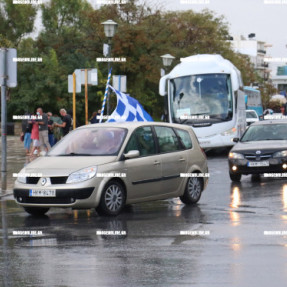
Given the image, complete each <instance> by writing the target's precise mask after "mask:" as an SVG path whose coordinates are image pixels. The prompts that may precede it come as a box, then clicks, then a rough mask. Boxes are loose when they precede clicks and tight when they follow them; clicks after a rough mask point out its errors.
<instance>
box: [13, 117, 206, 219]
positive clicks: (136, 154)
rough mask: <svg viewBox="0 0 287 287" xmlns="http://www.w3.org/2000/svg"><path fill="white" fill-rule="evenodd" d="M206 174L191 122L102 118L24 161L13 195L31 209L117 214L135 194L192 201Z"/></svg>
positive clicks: (146, 198) (143, 198) (37, 212)
mask: <svg viewBox="0 0 287 287" xmlns="http://www.w3.org/2000/svg"><path fill="white" fill-rule="evenodd" d="M207 182H208V167H207V159H206V156H205V154H204V151H203V150H202V149H201V148H200V146H199V144H198V140H197V138H196V136H195V134H194V132H193V131H192V129H191V128H190V127H188V126H184V125H178V124H168V123H160V122H125V123H102V124H93V125H87V126H83V127H80V128H78V129H76V130H74V131H72V132H70V133H69V134H68V135H66V136H65V137H64V138H63V139H62V140H61V141H60V142H59V143H57V144H56V145H55V146H54V147H53V148H52V149H51V150H50V151H49V153H48V154H47V155H46V156H43V157H39V158H37V159H36V160H34V161H32V162H31V163H29V164H28V165H27V166H25V167H24V168H23V169H22V170H21V171H20V173H19V174H18V177H17V180H16V181H15V185H14V197H15V200H16V202H17V203H18V204H19V205H21V206H23V207H24V209H25V210H26V211H27V212H28V213H30V214H32V215H41V214H45V213H46V212H47V211H48V210H49V208H51V207H72V208H75V209H88V208H96V210H97V212H98V213H99V214H101V215H117V214H119V213H120V211H121V210H122V208H123V207H124V206H125V205H126V204H133V203H137V202H144V201H151V200H162V199H167V198H172V197H180V199H181V200H182V202H184V203H185V204H194V203H196V202H198V200H199V199H200V196H201V193H202V191H203V190H204V189H205V187H206V185H207Z"/></svg>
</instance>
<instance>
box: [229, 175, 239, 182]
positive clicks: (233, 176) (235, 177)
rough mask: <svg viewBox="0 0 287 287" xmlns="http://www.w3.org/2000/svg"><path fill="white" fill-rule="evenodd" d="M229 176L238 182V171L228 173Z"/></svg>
mask: <svg viewBox="0 0 287 287" xmlns="http://www.w3.org/2000/svg"><path fill="white" fill-rule="evenodd" d="M229 177H230V179H231V180H232V181H234V182H240V179H241V174H240V173H229Z"/></svg>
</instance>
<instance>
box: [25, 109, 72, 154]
mask: <svg viewBox="0 0 287 287" xmlns="http://www.w3.org/2000/svg"><path fill="white" fill-rule="evenodd" d="M60 114H61V117H62V121H61V123H60V122H56V120H55V119H57V118H58V116H54V117H53V116H52V113H51V112H47V113H44V112H43V109H42V108H38V109H37V111H36V115H30V114H28V113H26V115H29V116H30V119H28V120H23V122H22V134H21V137H22V138H23V141H24V147H25V150H26V154H27V155H39V154H40V151H41V149H42V151H45V152H47V151H49V150H50V149H51V147H52V146H53V145H55V143H56V142H57V141H58V140H60V139H61V138H62V137H63V136H65V135H66V134H68V133H69V132H70V130H71V128H72V117H71V115H70V114H68V113H67V111H66V110H65V109H61V110H60ZM32 116H34V117H32ZM52 118H54V120H53V119H52ZM59 128H60V130H59Z"/></svg>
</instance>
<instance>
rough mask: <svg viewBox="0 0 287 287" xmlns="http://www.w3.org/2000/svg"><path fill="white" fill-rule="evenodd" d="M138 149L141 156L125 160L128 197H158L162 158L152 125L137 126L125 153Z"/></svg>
mask: <svg viewBox="0 0 287 287" xmlns="http://www.w3.org/2000/svg"><path fill="white" fill-rule="evenodd" d="M130 150H138V151H139V152H140V156H139V157H138V158H131V159H126V160H125V163H124V164H125V168H126V169H127V175H126V181H127V182H128V183H129V186H130V189H129V190H128V199H129V200H137V199H139V198H150V197H156V196H157V195H158V194H160V188H161V159H160V155H159V154H158V153H157V151H156V145H155V138H154V135H153V133H152V129H151V127H150V126H144V127H139V128H137V129H136V130H135V131H134V132H133V134H132V135H131V137H130V139H129V141H128V143H127V145H126V147H125V150H124V153H128V152H129V151H130Z"/></svg>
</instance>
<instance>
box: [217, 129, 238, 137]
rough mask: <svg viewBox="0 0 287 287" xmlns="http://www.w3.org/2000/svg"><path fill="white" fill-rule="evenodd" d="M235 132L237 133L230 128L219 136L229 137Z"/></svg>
mask: <svg viewBox="0 0 287 287" xmlns="http://www.w3.org/2000/svg"><path fill="white" fill-rule="evenodd" d="M236 131H237V129H236V128H232V129H229V130H227V131H225V132H223V133H221V134H220V135H222V136H231V135H234V134H236Z"/></svg>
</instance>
